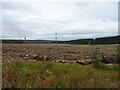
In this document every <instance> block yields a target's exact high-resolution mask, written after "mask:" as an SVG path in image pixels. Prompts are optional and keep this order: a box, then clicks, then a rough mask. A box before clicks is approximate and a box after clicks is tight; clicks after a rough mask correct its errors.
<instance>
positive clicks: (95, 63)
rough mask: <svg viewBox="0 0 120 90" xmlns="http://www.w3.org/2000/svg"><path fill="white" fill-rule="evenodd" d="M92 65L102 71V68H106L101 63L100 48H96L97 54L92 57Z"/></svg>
mask: <svg viewBox="0 0 120 90" xmlns="http://www.w3.org/2000/svg"><path fill="white" fill-rule="evenodd" d="M91 58H92V64H93V66H94V67H95V68H97V69H100V68H105V64H103V63H102V62H101V60H102V59H101V58H100V56H99V48H96V51H95V53H93V55H92V57H91Z"/></svg>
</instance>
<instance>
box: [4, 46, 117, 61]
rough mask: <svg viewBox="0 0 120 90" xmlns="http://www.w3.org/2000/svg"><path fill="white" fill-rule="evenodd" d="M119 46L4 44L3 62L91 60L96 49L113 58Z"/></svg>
mask: <svg viewBox="0 0 120 90" xmlns="http://www.w3.org/2000/svg"><path fill="white" fill-rule="evenodd" d="M116 47H117V45H69V44H58V45H57V46H56V45H55V44H2V60H3V62H4V61H29V60H31V58H28V57H29V56H36V55H37V56H40V57H45V58H46V60H49V61H51V60H52V61H53V60H71V61H73V60H90V59H91V56H92V54H93V53H95V51H96V48H98V51H99V53H100V54H101V55H104V56H107V57H112V56H113V55H115V54H116V51H115V48H116Z"/></svg>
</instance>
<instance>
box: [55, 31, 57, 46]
mask: <svg viewBox="0 0 120 90" xmlns="http://www.w3.org/2000/svg"><path fill="white" fill-rule="evenodd" d="M55 41H56V46H57V33H55Z"/></svg>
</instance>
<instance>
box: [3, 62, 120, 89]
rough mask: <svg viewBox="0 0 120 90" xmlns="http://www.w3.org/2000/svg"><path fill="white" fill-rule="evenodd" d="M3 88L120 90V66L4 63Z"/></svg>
mask: <svg viewBox="0 0 120 90" xmlns="http://www.w3.org/2000/svg"><path fill="white" fill-rule="evenodd" d="M2 66H3V71H2V72H3V76H2V77H3V79H2V80H3V88H12V87H13V88H117V87H118V65H117V66H116V65H113V66H111V67H105V68H104V69H103V68H99V69H98V68H95V67H94V65H93V64H91V65H86V66H84V65H79V64H76V63H55V62H49V61H40V62H34V63H33V62H11V63H10V62H4V63H3V65H2Z"/></svg>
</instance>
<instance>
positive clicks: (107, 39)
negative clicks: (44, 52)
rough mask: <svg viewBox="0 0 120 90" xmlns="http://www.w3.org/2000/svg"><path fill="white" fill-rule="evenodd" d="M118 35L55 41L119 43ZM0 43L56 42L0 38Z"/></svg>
mask: <svg viewBox="0 0 120 90" xmlns="http://www.w3.org/2000/svg"><path fill="white" fill-rule="evenodd" d="M119 40H120V36H112V37H102V38H96V39H92V38H88V39H77V40H69V41H57V43H61V44H120V41H119ZM2 43H43V44H50V43H53V44H54V43H56V41H51V40H2Z"/></svg>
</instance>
